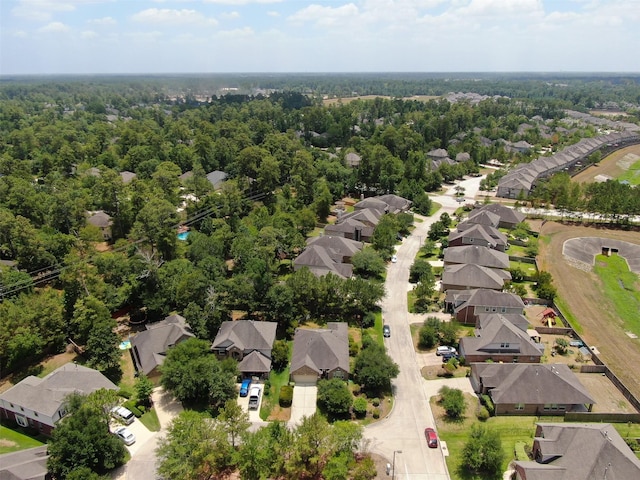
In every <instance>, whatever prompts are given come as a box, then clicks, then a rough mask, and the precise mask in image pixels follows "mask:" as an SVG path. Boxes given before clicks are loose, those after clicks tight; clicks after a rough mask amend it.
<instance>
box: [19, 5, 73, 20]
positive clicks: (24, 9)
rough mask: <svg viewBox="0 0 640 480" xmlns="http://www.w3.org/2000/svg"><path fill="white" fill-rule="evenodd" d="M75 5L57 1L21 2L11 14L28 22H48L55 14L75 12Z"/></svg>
mask: <svg viewBox="0 0 640 480" xmlns="http://www.w3.org/2000/svg"><path fill="white" fill-rule="evenodd" d="M74 9H75V7H74V5H73V4H71V3H68V2H64V1H60V2H56V1H55V0H19V2H18V4H17V5H16V6H15V7H13V9H12V10H11V13H13V15H14V16H16V17H21V18H26V19H27V20H35V21H47V20H49V19H50V18H51V16H52V13H53V12H70V11H72V10H74Z"/></svg>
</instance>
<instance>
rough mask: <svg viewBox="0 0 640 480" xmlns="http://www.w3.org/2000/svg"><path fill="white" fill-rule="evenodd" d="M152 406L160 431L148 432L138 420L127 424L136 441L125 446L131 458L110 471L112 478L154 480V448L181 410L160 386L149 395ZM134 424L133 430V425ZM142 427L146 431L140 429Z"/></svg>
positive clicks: (176, 402) (155, 465)
mask: <svg viewBox="0 0 640 480" xmlns="http://www.w3.org/2000/svg"><path fill="white" fill-rule="evenodd" d="M151 399H152V401H153V406H154V408H155V410H156V414H157V415H158V420H159V421H160V431H159V432H150V431H149V430H147V428H146V427H145V426H144V425H142V423H141V422H140V420H137V419H136V420H135V421H134V422H133V423H132V424H131V425H129V428H130V430H131V431H132V432H133V434H134V435H135V436H136V443H134V444H133V445H131V446H130V447H127V448H128V449H129V452H130V453H131V460H129V462H128V463H127V464H126V465H123V466H122V467H120V468H118V469H116V470H114V471H112V472H111V478H112V479H114V480H156V479H157V478H158V477H157V475H156V468H157V458H156V452H155V449H156V447H157V445H158V440H160V439H161V438H162V437H163V436H164V435H165V433H166V429H167V428H168V427H169V424H170V423H171V421H172V420H173V419H174V418H175V417H176V416H177V415H178V414H179V413H180V412H181V411H182V404H181V403H180V402H179V401H177V400H176V399H175V398H174V397H173V396H172V395H171V394H169V393H166V392H165V391H164V390H163V389H162V387H157V388H156V389H154V391H153V394H152V395H151ZM134 426H135V428H136V429H135V430H134V428H131V427H134ZM139 427H142V428H144V430H146V432H147V433H144V432H142V431H140V433H139V430H138V429H139Z"/></svg>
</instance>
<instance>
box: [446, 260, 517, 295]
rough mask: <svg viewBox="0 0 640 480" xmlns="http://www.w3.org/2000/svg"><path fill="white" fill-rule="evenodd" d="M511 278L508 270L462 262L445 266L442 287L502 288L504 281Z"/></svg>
mask: <svg viewBox="0 0 640 480" xmlns="http://www.w3.org/2000/svg"><path fill="white" fill-rule="evenodd" d="M509 280H511V273H509V272H508V271H506V270H500V269H497V268H487V267H483V266H481V265H474V264H471V263H462V264H456V265H447V266H445V267H444V272H442V286H441V289H442V291H443V292H446V291H447V290H465V289H467V290H473V289H478V288H484V289H488V290H502V288H503V287H504V282H506V281H509Z"/></svg>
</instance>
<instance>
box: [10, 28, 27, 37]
mask: <svg viewBox="0 0 640 480" xmlns="http://www.w3.org/2000/svg"><path fill="white" fill-rule="evenodd" d="M13 36H14V37H16V38H27V37H28V35H27V32H25V31H24V30H17V31H15V32H13Z"/></svg>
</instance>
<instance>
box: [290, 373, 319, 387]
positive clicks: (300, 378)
mask: <svg viewBox="0 0 640 480" xmlns="http://www.w3.org/2000/svg"><path fill="white" fill-rule="evenodd" d="M293 381H294V382H295V383H296V385H315V384H316V383H318V376H317V375H315V374H314V375H305V374H297V375H293Z"/></svg>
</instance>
